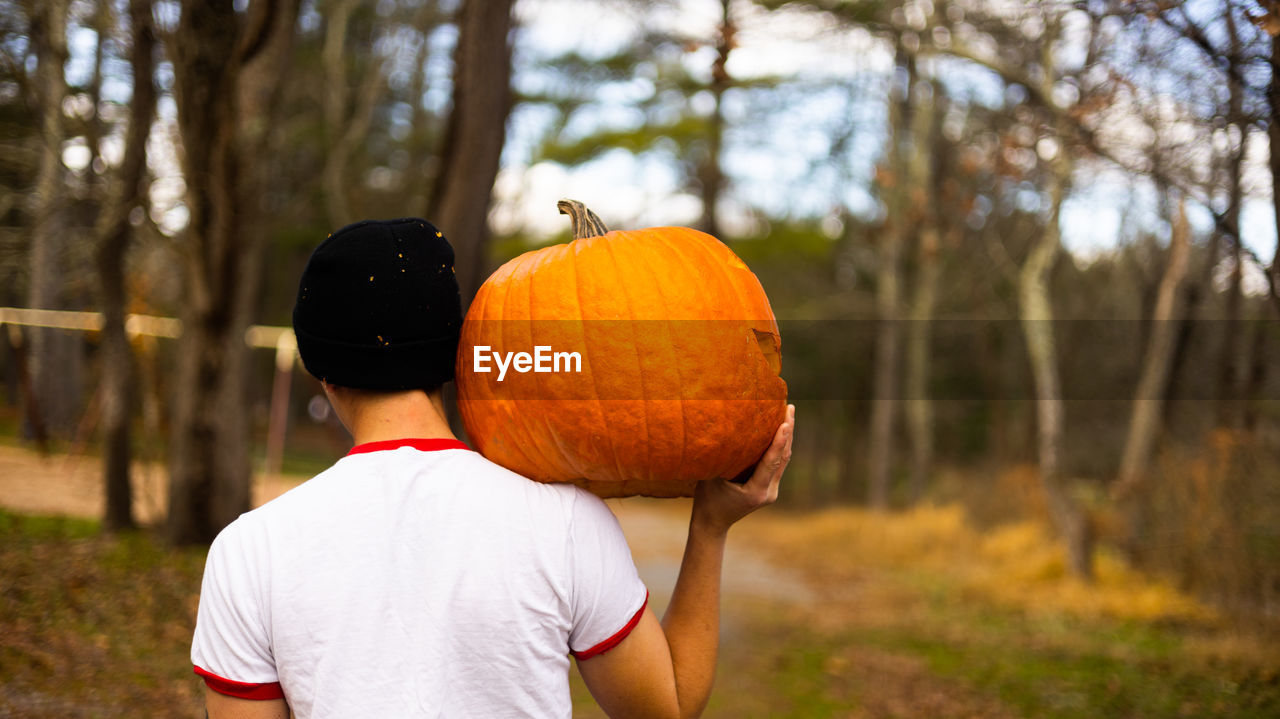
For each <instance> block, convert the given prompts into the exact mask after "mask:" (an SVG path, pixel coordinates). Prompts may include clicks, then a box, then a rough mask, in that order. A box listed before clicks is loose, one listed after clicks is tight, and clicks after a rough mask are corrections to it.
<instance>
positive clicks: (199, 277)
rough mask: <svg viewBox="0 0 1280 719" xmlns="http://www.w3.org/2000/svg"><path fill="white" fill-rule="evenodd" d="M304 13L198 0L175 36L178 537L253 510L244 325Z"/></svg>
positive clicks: (209, 533)
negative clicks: (281, 93) (277, 112)
mask: <svg viewBox="0 0 1280 719" xmlns="http://www.w3.org/2000/svg"><path fill="white" fill-rule="evenodd" d="M297 13H298V2H297V0H293V1H291V2H275V1H272V0H255V1H254V2H253V3H251V4H250V6H249V8H248V11H247V12H246V13H245V17H244V18H243V19H241V17H240V15H239V13H237V12H236V10H235V9H234V7H233V3H232V2H230V0H216V1H215V2H204V1H195V0H193V1H192V2H188V3H184V5H183V8H182V15H181V18H180V19H179V22H178V27H177V30H176V32H175V33H174V36H173V37H172V38H171V41H170V42H169V43H168V44H169V46H170V47H171V48H172V51H173V61H174V62H173V64H174V94H175V99H176V100H177V105H178V125H179V129H180V131H181V135H182V144H183V150H184V153H183V175H184V178H185V179H186V182H187V208H188V211H189V213H190V221H189V224H188V227H187V238H186V242H185V245H186V248H187V252H186V257H185V267H184V277H185V284H186V288H187V292H188V293H189V296H188V297H187V301H186V304H185V307H184V311H183V313H182V315H183V316H182V319H183V335H182V338H181V340H180V343H181V346H180V350H179V356H178V369H177V376H176V383H175V384H176V387H175V389H176V397H175V400H176V401H175V403H174V408H173V418H172V428H173V435H172V441H171V447H170V451H171V459H170V477H169V482H170V490H169V523H168V535H169V537H170V539H171V540H172V541H174V542H178V543H190V542H207V541H209V540H211V539H212V538H213V537H214V536H215V535H216V534H217V532H218V531H219V530H220V529H221V528H222V527H223V526H225V525H226V524H228V523H229V522H231V521H232V520H233V519H235V518H236V517H237V516H238V515H239V514H241V513H242V512H244V511H245V510H246V509H248V507H249V479H250V466H249V436H248V432H249V423H248V422H247V418H246V401H245V393H246V386H245V382H246V361H247V350H246V348H245V343H244V333H245V330H246V329H247V328H248V325H249V321H250V312H251V309H252V306H253V303H254V300H255V299H256V296H257V290H258V284H259V282H260V279H259V275H260V273H261V262H262V246H263V237H262V234H261V230H260V228H259V227H258V226H256V225H255V223H254V222H253V220H254V219H255V217H261V215H260V214H259V213H258V212H256V210H257V209H258V208H259V205H258V203H259V202H260V200H261V190H262V189H263V188H262V185H261V184H260V182H258V181H260V180H261V174H260V173H262V172H265V171H266V168H264V167H262V166H264V165H269V162H267V161H266V160H265V159H264V158H263V155H262V152H263V148H264V144H263V138H264V137H265V136H266V133H267V131H268V130H269V129H270V128H271V127H272V126H273V122H272V110H273V108H274V107H275V103H274V102H273V97H274V96H275V95H276V93H277V92H278V90H279V87H280V83H281V81H282V79H283V76H284V74H285V71H284V67H283V66H282V62H283V60H282V58H284V57H286V55H287V53H286V52H285V51H286V50H287V49H288V47H289V46H290V44H291V42H292V39H293V29H294V23H295V21H296V18H297Z"/></svg>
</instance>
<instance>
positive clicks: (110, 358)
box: [97, 0, 156, 529]
mask: <svg viewBox="0 0 1280 719" xmlns="http://www.w3.org/2000/svg"><path fill="white" fill-rule="evenodd" d="M129 27H130V30H131V32H132V35H133V42H132V45H131V48H130V51H129V64H130V67H131V68H132V70H133V97H132V98H131V100H130V102H129V129H128V134H127V136H126V138H125V147H124V159H123V161H122V163H121V167H120V172H119V176H118V177H116V178H115V182H114V186H113V192H112V197H111V199H110V201H109V202H108V203H107V204H106V206H105V207H104V208H103V212H102V215H101V217H100V218H99V223H98V228H97V248H98V249H97V264H98V278H99V282H100V285H101V287H100V292H101V300H102V302H101V307H102V316H103V320H102V387H101V393H102V394H101V397H102V410H101V411H102V434H103V437H104V446H103V453H102V460H103V483H104V487H105V493H106V512H105V515H104V517H103V526H104V527H106V528H107V529H124V528H127V527H131V526H133V491H132V488H131V486H130V480H129V465H130V456H131V452H132V449H131V445H132V432H131V430H130V424H131V421H132V419H133V413H134V408H135V406H136V400H135V398H136V395H137V386H138V382H137V375H136V372H135V369H134V366H133V355H132V352H131V351H130V349H129V337H128V334H127V333H126V332H125V306H126V301H127V298H126V294H125V262H124V260H125V251H126V249H127V248H128V246H129V239H130V233H131V232H132V230H131V227H130V216H131V215H132V214H133V213H134V211H135V210H137V209H138V208H140V207H141V205H142V203H143V201H144V199H145V182H144V180H145V179H146V176H147V137H148V135H149V134H150V132H151V119H152V115H153V112H154V108H155V100H156V93H155V86H154V84H153V80H152V75H153V73H154V69H155V68H154V65H155V61H154V59H153V54H154V52H155V31H154V27H153V26H152V19H151V0H131V2H130V3H129ZM100 37H101V36H100ZM101 43H102V40H101V39H100V40H99V44H101Z"/></svg>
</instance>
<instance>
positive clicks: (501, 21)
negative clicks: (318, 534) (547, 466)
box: [0, 0, 1280, 717]
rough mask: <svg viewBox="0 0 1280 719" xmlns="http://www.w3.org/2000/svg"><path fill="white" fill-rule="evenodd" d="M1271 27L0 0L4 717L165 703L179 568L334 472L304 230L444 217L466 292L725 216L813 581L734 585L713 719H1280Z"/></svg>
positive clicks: (952, 1) (416, 5)
mask: <svg viewBox="0 0 1280 719" xmlns="http://www.w3.org/2000/svg"><path fill="white" fill-rule="evenodd" d="M1278 34H1280V3H1277V2H1274V1H1273V0H1257V1H1253V0H1187V1H1185V2H1178V1H1176V0H1150V1H1146V0H1080V1H1077V2H1066V1H1053V0H1049V1H1045V2H1030V1H1020V0H932V1H930V0H812V1H806V0H797V1H793V2H777V1H775V0H758V1H754V2H752V1H748V0H655V1H648V2H636V1H629V0H602V1H599V2H586V1H580V0H442V1H441V2H430V1H428V0H378V1H377V2H358V1H357V0H276V1H271V0H234V1H223V0H218V1H210V2H174V1H171V0H19V1H17V2H14V1H11V0H0V326H2V327H3V330H2V331H0V379H2V383H0V506H3V507H6V508H7V509H4V510H3V511H2V512H0V534H3V535H4V540H3V541H2V542H0V572H2V573H0V584H2V585H3V591H2V592H0V622H2V626H3V627H4V629H3V631H0V677H2V678H3V681H2V682H0V717H4V716H15V717H16V716H23V717H26V716H117V715H118V716H137V715H138V714H137V713H136V709H137V707H138V706H146V707H149V709H148V710H147V711H146V712H144V715H154V716H168V715H174V716H193V715H196V714H198V701H199V699H198V696H199V691H200V686H199V684H198V680H196V679H194V678H192V677H189V676H187V673H186V672H187V666H186V664H185V661H186V659H185V656H184V652H185V651H186V647H187V643H188V642H189V638H190V627H191V623H192V622H193V621H194V603H193V602H194V599H193V597H194V596H195V593H196V592H197V591H198V584H199V570H200V565H201V563H202V561H203V549H202V548H201V547H202V546H204V545H206V544H207V543H208V542H209V541H210V540H211V539H212V537H213V536H215V535H216V533H217V532H218V530H219V529H221V527H222V526H225V524H226V523H227V522H229V521H230V520H231V519H234V517H235V516H237V515H238V514H239V513H240V512H242V511H244V510H245V509H246V508H248V507H249V506H251V505H253V504H256V503H258V502H260V501H263V500H264V499H265V498H268V497H270V496H272V495H273V494H276V493H278V492H279V491H283V490H284V489H286V488H287V487H288V486H291V485H292V484H295V483H296V482H298V481H301V480H302V479H305V478H306V477H307V476H309V475H311V474H314V473H315V472H317V471H319V470H321V469H323V468H324V467H325V466H327V465H328V464H329V463H331V462H332V461H333V460H334V459H335V458H337V457H338V456H341V454H343V453H344V452H345V450H346V449H347V448H348V447H349V438H348V437H347V436H346V434H345V432H344V431H343V430H342V429H341V427H340V426H339V425H338V424H337V422H336V419H335V418H334V417H333V416H332V413H331V412H330V410H329V407H328V405H327V404H326V402H325V400H324V398H323V396H322V393H321V392H320V388H319V386H318V384H317V383H316V382H315V381H314V380H313V379H312V378H310V377H309V376H308V375H307V374H306V373H305V371H303V370H302V368H301V366H300V365H299V364H298V363H297V361H296V358H295V355H294V348H293V345H292V336H291V334H290V333H289V332H288V331H287V328H288V325H289V321H290V311H291V309H292V304H293V300H294V295H295V292H296V288H297V280H298V276H299V274H300V272H301V269H302V267H303V265H304V263H305V262H306V259H307V257H308V256H309V254H310V251H311V250H312V248H314V246H315V245H316V244H318V243H319V241H320V240H321V239H323V238H324V237H325V235H326V234H327V233H329V232H331V231H333V230H334V229H336V228H338V227H341V226H342V225H344V224H347V223H349V222H352V221H356V220H359V219H365V218H369V217H402V216H423V217H426V218H429V219H430V220H432V221H433V222H434V223H435V224H437V225H438V226H439V227H441V228H442V229H443V230H444V231H445V233H446V235H447V236H448V238H449V239H450V241H451V242H452V244H453V245H454V247H455V249H456V251H457V256H458V277H459V280H460V282H461V284H462V287H463V294H464V300H465V299H469V297H470V296H471V295H472V294H473V293H474V292H475V289H476V288H477V287H478V286H479V285H480V283H481V282H483V280H484V278H485V277H487V276H488V274H489V273H490V272H491V271H492V270H493V269H494V268H496V267H497V266H498V265H500V264H501V263H502V262H504V261H506V260H508V259H510V258H512V257H514V256H516V255H518V254H520V253H522V252H524V251H527V250H529V249H533V248H537V247H542V246H546V245H548V244H554V243H558V242H564V241H566V240H567V239H568V237H569V228H568V222H567V220H566V219H565V218H564V217H562V216H560V215H559V214H558V213H557V211H556V209H555V203H556V201H557V200H558V199H560V198H563V197H571V198H574V199H579V200H582V201H584V202H585V203H587V204H588V205H589V206H590V207H592V208H593V209H594V210H595V211H596V212H597V213H598V214H599V215H600V216H601V217H602V218H603V219H604V221H605V222H606V224H608V225H609V226H610V227H612V228H614V229H630V228H640V227H647V226H655V225H683V226H690V227H696V228H699V229H702V230H704V231H707V232H709V233H711V234H713V235H715V236H716V237H718V238H720V239H721V240H723V241H724V242H726V243H727V244H728V245H729V246H730V247H731V248H732V249H733V250H734V251H735V252H737V253H738V254H739V255H740V256H741V257H742V258H743V259H744V260H745V261H746V262H747V264H748V265H749V266H750V267H751V268H752V269H753V270H754V271H755V273H756V274H757V276H758V277H759V278H760V280H761V282H762V284H763V286H764V288H765V290H766V291H767V293H768V294H769V297H770V300H771V302H772V306H773V309H774V312H775V313H776V315H777V317H778V318H779V322H780V326H781V329H782V343H783V345H782V354H783V377H784V378H785V379H786V380H787V381H788V383H789V385H790V388H791V396H792V400H793V401H794V402H795V403H796V404H797V405H798V415H799V418H800V419H799V422H800V427H799V429H798V433H797V439H796V447H795V456H794V459H793V461H792V464H791V467H790V469H789V470H788V474H787V478H786V482H785V483H784V485H785V486H784V489H783V497H782V500H781V503H780V509H779V511H776V512H773V513H772V514H771V515H770V516H769V517H768V518H764V519H760V520H758V521H757V520H754V519H753V520H752V522H754V523H753V524H751V525H750V529H742V530H739V533H740V534H742V535H743V536H744V537H754V538H755V539H754V541H753V542H752V544H753V545H754V551H755V552H756V555H758V556H756V555H753V561H755V560H758V561H757V563H756V564H751V563H750V562H748V563H747V564H745V565H741V566H744V567H747V568H746V569H743V570H742V571H743V572H744V573H747V572H761V573H764V576H766V580H767V579H768V576H769V575H768V572H770V571H773V570H770V569H768V568H767V567H776V566H787V567H789V568H790V569H792V570H794V572H796V574H794V575H787V576H786V577H785V578H782V579H779V580H778V581H777V582H776V583H781V584H785V585H788V586H790V585H794V586H796V587H798V589H796V590H795V592H784V593H782V594H780V595H778V594H774V593H770V592H759V591H755V590H752V589H751V588H750V587H746V588H743V589H742V592H743V594H744V596H743V597H742V599H743V601H742V602H733V601H731V602H730V603H731V604H732V605H734V606H735V607H737V609H735V610H732V611H740V612H745V614H741V615H738V618H737V619H736V620H733V619H732V617H733V616H735V615H733V614H732V611H731V613H730V617H731V620H732V621H730V623H729V625H730V626H731V627H732V626H736V627H738V629H737V630H735V631H734V632H730V633H729V634H727V635H726V649H725V664H724V665H722V672H721V676H722V679H721V682H722V687H723V686H725V685H726V684H727V685H728V687H729V688H728V689H724V688H722V689H721V690H720V691H719V692H718V693H717V698H716V699H715V700H713V704H712V707H711V713H712V714H715V715H717V716H925V715H927V716H1005V715H1008V716H1152V717H1156V716H1160V717H1164V716H1255V715H1256V716H1260V717H1261V716H1275V715H1276V714H1277V713H1280V678H1278V672H1280V652H1277V651H1276V650H1275V647H1276V646H1280V644H1276V643H1275V642H1276V641H1277V639H1278V638H1280V361H1277V359H1276V357H1277V356H1278V354H1280V321H1278V320H1280V286H1278V285H1280V263H1278V262H1277V241H1276V237H1277V232H1276V228H1277V220H1278V218H1280V197H1278V196H1277V195H1276V194H1275V193H1274V192H1273V187H1274V186H1275V183H1274V178H1275V177H1276V175H1277V174H1278V173H1280V154H1276V153H1273V152H1272V151H1271V145H1272V144H1273V142H1280V41H1277V40H1276V36H1277V35H1278ZM1273 138H1274V139H1273ZM45 310H51V311H52V312H46V311H45ZM615 511H617V512H618V513H619V515H620V517H622V518H623V521H624V526H626V527H627V529H628V532H629V533H630V532H632V531H634V532H637V533H639V535H638V536H633V538H632V543H633V548H636V546H637V544H639V545H644V546H648V545H652V546H654V547H659V546H666V545H665V544H664V542H665V541H666V540H665V539H661V538H654V537H652V536H649V535H647V534H644V533H645V532H650V531H653V528H654V527H659V526H660V527H665V529H663V530H661V532H665V533H666V534H663V535H662V536H663V537H666V536H667V535H668V534H670V533H672V532H674V533H675V534H676V535H677V538H679V536H680V532H681V531H682V530H681V529H680V527H679V526H678V525H679V522H675V524H674V525H672V526H674V528H672V527H671V526H668V524H669V523H668V524H663V522H664V521H666V520H670V519H671V518H672V517H671V515H672V514H673V513H675V514H678V513H679V512H680V511H683V505H681V504H680V503H678V502H674V503H670V502H669V503H665V504H663V503H654V502H647V501H645V500H630V501H627V502H620V503H616V504H615ZM646 518H647V519H646ZM650 520H651V521H650ZM139 527H141V529H139ZM739 540H741V538H739ZM646 551H648V550H646V549H643V548H637V549H636V552H637V558H638V561H639V560H640V559H642V558H643V557H644V556H647V555H646V554H645V552H646ZM653 551H655V552H656V551H657V550H653ZM672 551H674V552H676V557H677V558H678V547H677V548H676V549H674V550H672ZM659 554H660V552H659ZM654 561H659V560H657V559H655V560H654ZM662 561H666V560H662ZM655 566H665V565H661V562H659V565H655ZM766 583H768V582H767V581H766ZM801 590H803V591H801ZM753 592H754V594H753ZM745 595H749V596H745ZM732 596H733V595H732V594H730V597H732ZM896 610H901V611H896ZM961 627H964V628H965V629H961ZM121 663H125V664H126V665H127V666H129V667H132V669H130V670H129V672H127V673H128V674H129V679H128V681H125V682H123V683H120V684H119V685H118V686H116V687H115V688H113V689H109V690H108V689H104V688H102V686H101V685H100V684H99V683H96V682H95V681H94V680H93V678H94V677H109V676H111V673H110V670H111V669H112V668H113V667H115V668H118V667H119V666H120V665H121ZM575 686H577V685H575ZM575 691H576V692H577V695H576V696H578V698H579V700H580V701H581V702H582V711H583V712H584V713H586V715H590V711H591V710H590V708H589V707H590V700H589V699H586V698H584V696H583V695H582V692H581V690H580V688H577V689H575ZM140 703H141V704H140ZM90 706H94V707H96V708H95V709H93V710H90V709H88V708H87V707H90ZM99 712H100V713H99Z"/></svg>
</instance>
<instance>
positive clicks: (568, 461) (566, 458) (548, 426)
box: [525, 247, 595, 479]
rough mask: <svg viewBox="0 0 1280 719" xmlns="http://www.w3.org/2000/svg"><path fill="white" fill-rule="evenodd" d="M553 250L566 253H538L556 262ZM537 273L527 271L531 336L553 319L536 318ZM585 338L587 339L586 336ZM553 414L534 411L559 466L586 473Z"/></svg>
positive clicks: (546, 250)
mask: <svg viewBox="0 0 1280 719" xmlns="http://www.w3.org/2000/svg"><path fill="white" fill-rule="evenodd" d="M551 251H559V254H561V255H564V254H565V252H564V250H563V249H560V248H553V247H552V248H546V249H543V250H539V251H538V253H539V254H540V255H541V257H540V259H544V260H547V261H548V262H554V261H555V260H557V259H559V258H556V257H552V256H551V255H550V252H551ZM536 274H537V273H535V272H534V268H530V269H529V271H528V272H527V273H526V278H527V280H528V285H529V294H528V296H529V335H530V338H532V337H533V330H534V328H536V327H537V326H538V324H539V322H541V321H551V320H537V319H534V314H533V308H534V291H533V290H534V288H533V281H534V278H535V277H536ZM574 274H575V279H576V274H577V273H576V268H575V273H574ZM579 305H581V302H579ZM584 339H585V338H584ZM584 344H585V343H584ZM534 346H536V342H535V343H534ZM583 362H584V365H585V369H586V371H587V372H588V373H591V367H590V365H589V364H586V363H587V359H586V358H585V357H584V358H583ZM591 377H592V381H593V382H594V381H595V375H594V374H591ZM525 401H526V402H528V401H529V400H528V399H526V400H525ZM534 401H537V402H539V404H541V403H543V402H546V403H549V404H552V405H553V406H554V405H555V404H556V403H555V402H553V401H552V400H550V399H546V400H534ZM552 415H553V413H552V412H536V413H534V416H535V417H538V418H539V420H538V424H540V425H542V427H543V431H544V433H545V437H546V438H549V439H550V440H551V441H552V442H553V443H554V446H555V450H556V452H557V453H558V454H559V455H560V461H559V463H558V464H559V466H562V467H564V466H568V467H571V468H572V469H573V474H576V475H579V476H582V475H584V474H585V473H584V472H583V471H582V466H581V464H579V463H578V462H577V461H576V459H575V457H574V453H573V452H567V451H565V446H564V442H563V440H562V439H561V437H560V433H559V432H558V431H556V427H555V426H554V425H552V423H551V417H552ZM535 444H538V445H539V452H540V453H541V454H542V456H543V457H546V452H544V451H542V447H541V445H542V443H541V442H535ZM556 464H557V463H556V462H551V465H552V466H553V467H554V466H556ZM575 479H576V478H575Z"/></svg>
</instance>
